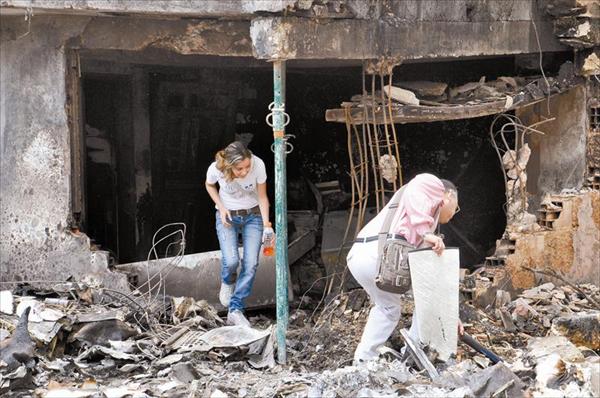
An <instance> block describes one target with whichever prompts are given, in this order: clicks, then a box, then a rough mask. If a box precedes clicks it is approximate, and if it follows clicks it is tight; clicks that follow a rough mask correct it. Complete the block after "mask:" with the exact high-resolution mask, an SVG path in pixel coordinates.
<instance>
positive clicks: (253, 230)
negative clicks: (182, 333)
mask: <svg viewBox="0 0 600 398" xmlns="http://www.w3.org/2000/svg"><path fill="white" fill-rule="evenodd" d="M266 181H267V172H266V170H265V164H264V162H263V161H262V160H261V159H260V158H258V157H257V156H254V155H253V154H252V152H250V150H248V149H247V148H246V147H245V146H244V144H242V143H241V142H239V141H235V142H232V143H231V144H229V145H227V147H226V148H225V149H223V150H221V151H219V152H217V154H216V156H215V161H214V162H213V163H212V164H211V165H210V166H209V168H208V171H207V172H206V184H205V185H206V191H207V192H208V194H209V195H210V197H211V199H212V200H213V201H214V202H215V206H216V209H217V212H216V229H217V236H218V238H219V246H220V247H221V257H222V260H221V290H220V292H219V301H220V302H221V304H223V306H224V307H227V308H228V310H229V313H228V314H227V323H228V324H229V325H246V326H250V322H248V320H247V319H246V317H245V316H244V314H243V311H244V300H245V299H246V297H248V296H249V295H250V292H251V291H252V284H253V283H254V276H255V275H256V267H257V266H258V256H259V254H260V245H261V243H262V242H263V241H264V240H265V239H270V238H272V237H273V229H272V228H271V223H270V222H269V199H268V197H267V184H266ZM217 183H219V188H218V189H217V185H216V184H217ZM240 234H241V235H242V241H243V247H244V258H243V259H242V267H241V272H240V275H239V276H238V277H237V278H236V275H237V268H238V266H239V263H240V258H239V252H238V236H239V235H240Z"/></svg>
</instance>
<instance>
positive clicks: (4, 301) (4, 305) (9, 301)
mask: <svg viewBox="0 0 600 398" xmlns="http://www.w3.org/2000/svg"><path fill="white" fill-rule="evenodd" d="M0 312H3V313H5V314H9V315H12V314H13V312H14V300H13V295H12V293H11V292H10V290H3V291H1V292H0Z"/></svg>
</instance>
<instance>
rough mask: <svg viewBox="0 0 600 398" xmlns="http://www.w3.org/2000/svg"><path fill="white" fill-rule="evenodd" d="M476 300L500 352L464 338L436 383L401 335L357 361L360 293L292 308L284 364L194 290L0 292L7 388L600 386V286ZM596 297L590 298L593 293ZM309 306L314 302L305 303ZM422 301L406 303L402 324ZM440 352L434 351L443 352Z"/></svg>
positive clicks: (470, 310)
mask: <svg viewBox="0 0 600 398" xmlns="http://www.w3.org/2000/svg"><path fill="white" fill-rule="evenodd" d="M497 297H498V299H497V302H496V303H494V305H492V306H490V307H488V308H486V309H479V308H476V307H474V306H472V305H470V304H469V303H468V302H465V303H463V305H462V308H461V318H462V319H463V322H464V325H465V329H466V331H467V333H469V334H471V335H472V336H474V337H475V338H476V339H477V340H478V341H479V342H481V343H482V344H483V345H485V346H486V347H488V348H489V349H491V350H492V351H494V352H495V353H497V354H498V355H499V356H500V357H501V358H502V359H503V360H504V362H499V363H497V364H495V365H492V363H491V362H490V361H489V359H487V358H486V357H485V356H483V355H481V354H479V353H476V352H474V351H472V350H471V349H470V348H468V347H467V346H466V345H464V344H459V350H458V353H457V355H456V357H455V358H451V359H450V361H448V362H446V363H438V362H435V360H433V359H432V360H433V362H434V363H435V365H436V367H437V369H438V371H439V377H438V378H435V379H434V380H431V378H430V377H429V376H428V374H427V373H426V372H424V371H422V370H419V369H418V368H416V367H415V366H414V364H413V363H411V361H410V360H409V361H403V360H401V359H399V356H398V355H399V353H398V352H397V351H396V350H398V351H399V350H400V349H401V346H402V344H403V343H402V338H401V337H400V335H399V333H398V334H397V335H395V336H393V337H392V339H390V344H389V345H390V347H389V348H387V349H386V350H383V351H382V356H381V358H380V359H379V360H378V361H375V362H369V363H366V364H360V365H358V366H354V365H353V364H352V354H353V351H354V349H355V347H356V344H357V343H358V340H359V339H360V335H361V333H362V329H363V327H364V323H365V321H366V318H367V315H368V312H369V300H368V297H367V296H366V294H365V293H364V291H363V290H361V289H357V290H352V291H350V292H346V293H342V294H339V295H337V296H335V297H332V298H329V299H327V300H324V303H325V305H324V306H323V307H322V308H318V307H317V308H316V309H315V308H313V309H312V310H310V309H308V308H302V309H296V310H292V311H291V317H290V326H289V332H288V363H287V365H285V366H283V365H279V364H276V363H275V361H274V358H275V357H274V352H275V351H276V347H275V339H274V334H273V330H274V328H273V327H272V326H271V325H272V324H273V323H274V322H273V320H271V319H268V318H266V317H265V316H263V315H259V316H257V317H250V321H251V322H252V324H253V325H254V327H253V328H247V327H243V326H224V323H223V320H222V319H221V317H219V315H218V314H217V312H216V311H215V310H214V309H213V308H212V307H210V306H209V305H208V304H206V303H205V302H203V301H194V300H193V299H191V298H189V297H178V298H162V297H160V296H155V297H149V296H148V295H143V294H132V295H129V296H125V295H121V296H119V295H117V294H115V293H114V292H112V291H110V289H104V288H102V287H101V286H96V285H93V284H86V283H63V284H59V285H56V286H54V288H53V289H50V290H41V289H39V290H33V289H20V290H17V291H14V292H10V291H3V292H1V293H0V299H1V305H0V311H1V313H0V340H1V341H0V347H1V348H2V350H1V352H0V394H2V395H3V396H9V397H25V396H28V397H29V396H35V397H111V398H112V397H115V398H116V397H161V396H164V397H179V396H180V397H201V396H202V397H205V396H206V397H254V396H286V397H314V396H328V397H329V396H331V397H334V396H340V397H354V396H361V397H371V396H424V397H425V396H453V397H471V396H522V391H523V390H528V391H529V392H531V393H532V394H533V396H563V395H564V396H578V397H579V396H598V394H599V393H600V356H599V353H600V345H599V343H600V312H599V311H598V309H596V308H593V304H591V301H593V302H596V301H597V300H600V289H598V287H596V286H594V285H579V286H576V287H570V286H562V287H556V286H554V285H553V284H550V283H547V284H544V285H541V286H538V287H536V288H534V289H530V290H526V291H524V292H523V293H522V294H521V295H520V296H519V297H517V298H516V299H515V300H511V298H510V296H509V295H508V293H507V292H501V293H499V294H498V296H497ZM590 300H591V301H590ZM302 303H303V304H306V302H305V301H303V302H302ZM412 311H413V305H412V302H411V299H410V296H407V297H406V300H403V318H402V319H401V321H400V327H399V328H398V330H400V328H402V327H408V326H409V325H410V315H411V313H412ZM432 358H433V357H432Z"/></svg>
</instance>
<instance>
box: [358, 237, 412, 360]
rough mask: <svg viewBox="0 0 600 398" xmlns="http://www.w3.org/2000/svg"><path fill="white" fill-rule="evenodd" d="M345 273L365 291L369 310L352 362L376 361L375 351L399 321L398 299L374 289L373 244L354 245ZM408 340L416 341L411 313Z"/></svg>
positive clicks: (374, 245)
mask: <svg viewBox="0 0 600 398" xmlns="http://www.w3.org/2000/svg"><path fill="white" fill-rule="evenodd" d="M347 264H348V269H349V270H350V272H351V273H352V276H354V279H356V281H357V282H358V283H360V285H361V286H362V287H363V289H365V291H366V292H367V294H368V295H369V298H370V299H371V303H372V305H373V306H372V308H371V311H370V312H369V318H368V319H367V324H366V325H365V329H364V331H363V334H362V337H361V339H360V343H359V344H358V347H357V348H356V351H355V352H354V359H355V360H364V361H368V360H372V359H376V358H377V357H378V356H379V354H378V352H377V349H378V348H379V347H380V346H381V345H383V344H385V342H386V341H387V339H389V338H390V336H391V335H392V333H393V332H394V329H395V328H396V325H398V321H399V320H400V316H401V312H400V299H401V297H402V296H401V295H399V294H395V293H389V292H386V291H383V290H381V289H379V288H378V287H377V285H375V277H376V276H377V241H372V242H367V243H355V244H354V245H353V246H352V248H351V249H350V252H349V253H348V257H347ZM409 334H410V337H411V338H412V339H413V340H414V341H418V333H417V322H416V314H415V313H413V318H412V325H411V328H410V332H409Z"/></svg>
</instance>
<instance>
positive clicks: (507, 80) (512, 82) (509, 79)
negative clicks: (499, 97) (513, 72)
mask: <svg viewBox="0 0 600 398" xmlns="http://www.w3.org/2000/svg"><path fill="white" fill-rule="evenodd" d="M498 80H500V81H502V82H504V83H506V84H507V85H509V86H510V87H512V88H518V87H519V84H518V83H517V81H516V80H515V78H514V77H510V76H500V77H499V78H498Z"/></svg>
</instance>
